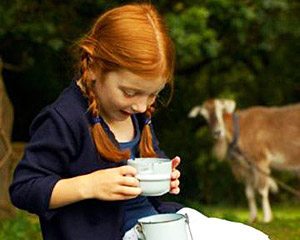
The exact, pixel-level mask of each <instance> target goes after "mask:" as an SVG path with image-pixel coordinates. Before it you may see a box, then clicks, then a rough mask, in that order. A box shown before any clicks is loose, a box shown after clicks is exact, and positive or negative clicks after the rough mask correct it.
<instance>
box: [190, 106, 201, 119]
mask: <svg viewBox="0 0 300 240" xmlns="http://www.w3.org/2000/svg"><path fill="white" fill-rule="evenodd" d="M200 112H201V107H200V106H196V107H193V108H192V110H191V111H190V112H189V114H188V117H189V118H195V117H197V116H198V115H200Z"/></svg>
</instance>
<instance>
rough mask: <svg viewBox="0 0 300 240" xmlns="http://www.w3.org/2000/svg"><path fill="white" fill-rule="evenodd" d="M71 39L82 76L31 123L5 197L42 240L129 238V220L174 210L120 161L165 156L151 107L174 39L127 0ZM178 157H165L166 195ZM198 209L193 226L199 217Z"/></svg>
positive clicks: (168, 81)
mask: <svg viewBox="0 0 300 240" xmlns="http://www.w3.org/2000/svg"><path fill="white" fill-rule="evenodd" d="M77 47H78V50H79V51H78V52H79V57H78V59H79V61H78V70H79V72H80V74H79V76H78V77H76V79H75V80H73V81H72V82H71V84H70V86H69V87H68V88H66V89H65V90H64V91H63V92H62V94H61V95H60V96H59V98H58V99H57V100H56V101H55V102H54V103H53V104H51V105H50V106H48V107H46V108H44V109H43V110H42V111H41V113H40V114H39V115H38V116H37V117H36V118H35V120H34V121H33V124H32V126H31V140H30V142H29V143H28V145H27V147H26V150H25V155H24V158H23V159H22V160H21V161H20V163H19V164H18V166H17V168H16V170H15V174H14V179H13V183H12V185H11V187H10V195H11V200H12V202H13V204H14V205H15V206H17V207H19V208H21V209H26V210H28V211H29V212H32V213H35V214H37V215H38V216H39V219H40V224H41V229H42V234H43V238H44V239H46V240H48V239H51V240H53V239H55V240H66V239H68V240H73V239H83V240H95V239H101V240H120V239H122V238H123V239H137V238H136V235H135V234H134V232H133V231H132V230H131V229H132V228H133V226H134V225H135V223H136V222H137V219H139V218H141V217H145V216H149V215H153V214H158V213H166V212H169V213H172V212H177V211H178V210H179V209H181V206H180V205H179V204H175V203H173V204H170V203H162V202H161V201H159V199H158V198H156V197H148V198H147V197H143V196H141V195H140V193H141V189H140V187H139V182H138V180H137V179H136V178H135V174H136V171H135V169H134V168H132V167H130V166H127V165H126V159H129V158H131V157H165V155H164V154H163V152H162V151H160V149H159V148H158V142H157V140H156V137H155V134H154V131H153V127H152V124H151V115H152V113H153V111H154V103H155V101H156V98H157V96H158V94H159V92H160V91H161V90H162V89H163V88H164V87H165V86H166V85H169V86H170V87H171V89H172V87H173V70H174V50H173V44H172V41H171V40H170V38H169V36H168V34H167V30H166V27H165V24H164V22H163V20H162V19H161V17H160V16H159V14H158V13H157V11H156V9H155V8H154V7H153V6H152V5H149V4H130V5H125V6H122V7H117V8H114V9H112V10H110V11H107V12H106V13H104V14H103V15H101V16H100V17H99V18H98V19H97V21H96V22H95V24H94V25H93V26H92V28H91V30H90V32H89V33H88V34H87V35H86V36H85V37H83V38H82V39H81V40H80V41H79V42H78V44H77ZM179 162H180V158H179V157H175V158H174V159H172V163H173V170H172V176H171V180H172V181H171V190H170V193H172V194H178V193H179V191H180V190H179V180H178V178H179V176H180V172H179V171H178V170H177V169H176V167H177V166H178V164H179ZM184 209H185V208H184ZM184 209H181V210H180V211H181V212H187V211H190V212H189V213H191V212H193V210H184ZM191 214H192V213H191ZM197 214H198V216H199V217H197V218H195V220H193V221H194V224H196V225H198V223H199V222H198V220H199V219H204V218H205V217H204V216H203V215H201V214H200V213H196V214H195V216H197ZM192 215H193V214H192ZM191 219H194V218H193V217H192V218H191ZM199 224H200V223H199ZM196 228H198V227H197V226H196V227H195V229H196ZM125 233H126V234H125ZM195 234H196V231H195ZM124 235H125V236H124ZM199 236H200V235H199ZM201 239H202V238H201ZM232 239H233V238H232ZM244 239H245V238H244ZM256 239H259V238H256Z"/></svg>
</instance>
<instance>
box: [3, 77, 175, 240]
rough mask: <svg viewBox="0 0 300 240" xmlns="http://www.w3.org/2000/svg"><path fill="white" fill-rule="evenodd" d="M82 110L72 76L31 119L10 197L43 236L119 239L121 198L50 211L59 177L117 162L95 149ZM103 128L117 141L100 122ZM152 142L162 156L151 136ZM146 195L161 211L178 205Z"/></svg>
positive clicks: (84, 102) (59, 239)
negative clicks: (36, 222) (34, 221)
mask: <svg viewBox="0 0 300 240" xmlns="http://www.w3.org/2000/svg"><path fill="white" fill-rule="evenodd" d="M87 109H88V103H87V100H86V99H85V98H84V97H83V96H82V94H81V91H80V89H79V88H78V86H77V85H76V83H75V81H72V83H71V85H70V86H69V87H68V88H66V89H65V90H64V91H63V93H62V94H61V95H60V96H59V98H58V99H57V100H56V101H55V102H54V103H53V104H52V105H50V106H48V107H46V108H44V109H43V110H42V111H41V112H40V114H38V116H37V117H36V118H35V120H34V121H33V123H32V125H31V129H30V135H31V139H30V142H29V143H28V145H27V147H26V149H25V154H24V157H23V159H22V160H21V161H20V163H19V164H18V166H17V168H16V170H15V173H14V179H13V182H12V184H11V186H10V189H9V191H10V196H11V201H12V203H13V204H14V205H15V206H16V207H18V208H21V209H24V210H27V211H29V212H31V213H35V214H37V215H38V216H39V218H40V224H41V229H42V234H43V238H44V239H45V240H54V239H55V240H73V239H76V240H77V239H78V240H81V239H82V240H96V239H101V240H120V239H122V236H123V234H124V232H123V231H122V226H123V217H124V211H123V201H100V200H96V199H90V200H83V201H79V202H76V203H73V204H70V205H68V206H65V207H61V208H58V209H54V210H49V201H50V197H51V193H52V190H53V187H54V185H55V184H56V183H57V182H58V181H59V180H60V179H63V178H71V177H75V176H78V175H83V174H88V173H91V172H93V171H97V170H100V169H106V168H112V167H118V166H120V165H122V163H113V162H109V161H107V160H106V159H103V158H101V157H100V155H99V154H98V153H97V150H96V148H95V145H94V142H93V140H92V136H91V132H90V126H91V116H90V114H89V112H88V111H87ZM137 119H138V120H139V126H140V127H142V126H143V124H142V122H143V121H144V116H143V115H137ZM151 128H152V126H151ZM104 129H105V130H106V132H107V134H108V136H109V137H110V139H111V140H112V141H114V142H115V144H116V145H118V143H117V141H116V140H115V138H114V135H113V133H112V132H110V131H109V129H108V128H107V126H106V125H105V123H104ZM152 131H153V128H152ZM153 134H154V132H153ZM153 146H154V148H155V150H156V152H157V153H158V155H160V156H163V153H162V152H161V151H160V150H159V148H158V143H157V140H156V138H155V135H154V140H153ZM149 200H150V201H151V203H152V204H153V206H154V207H155V208H156V210H157V211H158V212H160V213H164V212H176V211H177V210H179V209H180V208H181V205H179V204H174V203H171V204H170V203H163V202H161V201H160V200H159V199H158V198H155V197H151V198H149Z"/></svg>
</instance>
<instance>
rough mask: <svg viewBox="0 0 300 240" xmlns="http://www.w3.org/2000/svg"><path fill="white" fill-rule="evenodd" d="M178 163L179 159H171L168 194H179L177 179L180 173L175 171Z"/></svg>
mask: <svg viewBox="0 0 300 240" xmlns="http://www.w3.org/2000/svg"><path fill="white" fill-rule="evenodd" d="M179 163H180V157H178V156H177V157H175V158H173V159H172V173H171V189H170V193H172V194H178V193H179V192H180V188H179V184H180V182H179V180H178V178H179V177H180V172H179V171H178V170H177V169H176V167H177V166H178V165H179Z"/></svg>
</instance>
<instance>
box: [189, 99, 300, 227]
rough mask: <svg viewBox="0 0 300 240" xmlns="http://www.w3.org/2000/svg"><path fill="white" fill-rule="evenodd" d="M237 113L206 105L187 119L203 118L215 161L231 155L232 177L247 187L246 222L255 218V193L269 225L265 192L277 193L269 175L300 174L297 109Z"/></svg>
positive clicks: (229, 104) (220, 104) (224, 102)
mask: <svg viewBox="0 0 300 240" xmlns="http://www.w3.org/2000/svg"><path fill="white" fill-rule="evenodd" d="M235 108H236V103H235V101H233V100H228V99H210V100H207V101H205V102H204V103H203V104H202V105H201V106H195V107H194V108H192V110H191V111H190V113H189V117H196V116H198V115H201V116H203V117H204V118H205V120H206V122H207V123H208V126H209V128H210V131H211V133H212V135H213V138H214V139H215V145H214V152H215V154H216V157H217V159H219V160H223V159H225V158H226V156H227V154H228V155H229V158H230V167H231V170H232V172H233V174H234V176H235V177H236V178H237V180H240V181H242V182H243V183H244V184H245V195H246V197H247V200H248V205H249V211H250V214H249V219H248V220H249V222H254V221H256V218H257V206H256V201H255V191H256V190H257V191H258V192H259V194H260V195H261V197H262V208H263V221H264V222H266V223H267V222H270V221H272V218H273V216H272V210H271V205H270V202H269V190H271V191H274V192H276V191H277V184H276V182H275V181H274V180H273V179H272V178H271V177H270V173H271V169H272V168H273V169H277V170H292V171H299V170H300V104H292V105H287V106H282V107H262V106H255V107H251V108H248V109H243V110H239V111H235Z"/></svg>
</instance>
